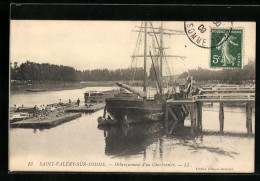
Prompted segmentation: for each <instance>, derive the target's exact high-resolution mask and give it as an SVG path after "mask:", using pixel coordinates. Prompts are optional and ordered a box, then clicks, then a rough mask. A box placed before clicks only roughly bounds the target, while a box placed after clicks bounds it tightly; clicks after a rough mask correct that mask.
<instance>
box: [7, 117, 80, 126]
mask: <svg viewBox="0 0 260 181" xmlns="http://www.w3.org/2000/svg"><path fill="white" fill-rule="evenodd" d="M79 117H81V114H80V113H67V114H62V115H57V116H53V117H50V116H48V117H46V118H42V119H39V118H36V117H34V118H30V119H24V120H22V121H17V122H14V123H11V125H10V126H11V127H12V128H39V129H41V128H52V127H55V126H58V125H60V124H62V123H65V122H68V121H71V120H73V119H76V118H79Z"/></svg>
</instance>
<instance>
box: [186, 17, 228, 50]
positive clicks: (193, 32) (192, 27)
mask: <svg viewBox="0 0 260 181" xmlns="http://www.w3.org/2000/svg"><path fill="white" fill-rule="evenodd" d="M232 26H233V23H232V22H231V21H213V22H210V21H184V30H185V33H186V35H187V36H188V38H189V40H190V41H191V42H192V43H194V44H195V45H197V46H198V47H201V48H216V47H218V46H220V45H222V44H223V43H224V42H225V41H226V40H227V39H228V37H229V35H230V33H231V31H232ZM213 29H222V30H224V31H225V33H224V34H223V36H222V37H220V36H211V31H212V30H213Z"/></svg>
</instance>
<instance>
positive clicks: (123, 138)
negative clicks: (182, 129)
mask: <svg viewBox="0 0 260 181" xmlns="http://www.w3.org/2000/svg"><path fill="white" fill-rule="evenodd" d="M99 129H103V130H104V137H105V154H106V155H113V156H128V155H136V154H140V153H143V154H144V156H145V150H146V147H147V146H149V145H151V144H152V143H154V142H158V141H159V150H160V154H162V153H163V148H162V145H163V141H162V139H161V137H162V136H163V135H164V134H165V130H164V127H163V123H162V122H158V123H150V124H136V125H131V126H113V127H99Z"/></svg>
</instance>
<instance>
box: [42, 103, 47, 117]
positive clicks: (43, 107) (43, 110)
mask: <svg viewBox="0 0 260 181" xmlns="http://www.w3.org/2000/svg"><path fill="white" fill-rule="evenodd" d="M45 109H46V107H45V106H44V104H43V105H42V114H43V115H45V113H46V111H45Z"/></svg>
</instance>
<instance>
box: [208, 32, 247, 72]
mask: <svg viewBox="0 0 260 181" xmlns="http://www.w3.org/2000/svg"><path fill="white" fill-rule="evenodd" d="M227 31H228V30H227V29H212V30H211V37H212V38H211V39H212V40H218V42H213V41H212V42H211V45H215V44H216V43H217V46H216V47H214V48H211V50H210V67H211V68H242V62H243V60H242V47H243V29H233V30H232V31H231V32H230V33H229V36H228V38H227V39H226V40H225V41H223V38H224V37H225V36H226V35H225V34H226V32H227ZM222 41H223V42H222Z"/></svg>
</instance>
